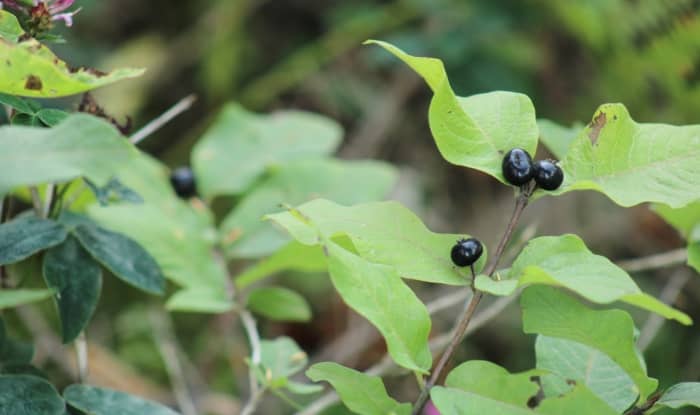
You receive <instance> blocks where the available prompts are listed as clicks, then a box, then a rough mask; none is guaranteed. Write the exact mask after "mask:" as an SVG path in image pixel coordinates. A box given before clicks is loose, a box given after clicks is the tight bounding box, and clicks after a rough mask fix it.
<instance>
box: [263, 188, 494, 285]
mask: <svg viewBox="0 0 700 415" xmlns="http://www.w3.org/2000/svg"><path fill="white" fill-rule="evenodd" d="M267 218H268V219H270V220H272V221H274V222H275V223H278V224H279V225H281V226H282V227H283V228H285V229H286V230H287V231H288V232H289V233H290V234H291V235H292V237H294V238H295V239H296V240H298V241H299V242H301V243H304V244H309V245H314V244H318V243H319V232H320V234H321V235H324V236H325V237H331V236H335V235H339V234H341V235H347V236H348V237H349V238H350V240H351V241H352V243H353V245H354V247H355V249H356V250H357V252H358V254H359V255H360V256H361V257H362V258H364V259H366V260H368V261H370V262H373V263H376V264H384V265H389V266H391V267H393V268H395V269H396V271H397V272H398V274H399V275H400V276H401V277H403V278H409V279H415V280H420V281H427V282H435V283H441V284H450V285H465V284H467V283H468V282H469V276H468V271H466V270H459V269H457V268H456V267H455V266H454V264H453V263H452V261H451V260H450V255H449V253H450V250H451V249H452V246H453V245H454V244H455V242H456V241H457V240H458V239H459V238H463V237H466V236H465V235H457V234H438V233H433V232H430V231H429V230H428V229H427V228H426V227H425V225H424V224H423V223H422V222H421V221H420V219H419V218H417V217H416V216H415V215H414V214H413V213H412V212H411V211H410V210H408V209H406V208H405V207H403V206H402V205H400V204H399V203H397V202H375V203H365V204H359V205H355V206H350V207H345V206H341V205H338V204H336V203H334V202H330V201H328V200H323V199H317V200H314V201H311V202H309V203H306V204H304V205H301V206H299V207H298V208H296V209H294V210H293V211H290V212H285V213H279V214H274V215H268V216H267ZM485 262H486V252H484V254H483V255H482V256H481V258H480V259H479V261H478V262H477V263H476V270H477V272H478V271H479V270H481V268H483V265H484V263H485Z"/></svg>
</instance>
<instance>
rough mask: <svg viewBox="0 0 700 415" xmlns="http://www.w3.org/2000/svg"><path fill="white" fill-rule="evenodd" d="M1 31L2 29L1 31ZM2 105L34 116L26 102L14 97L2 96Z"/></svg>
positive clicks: (0, 21) (0, 13)
mask: <svg viewBox="0 0 700 415" xmlns="http://www.w3.org/2000/svg"><path fill="white" fill-rule="evenodd" d="M1 23H2V12H1V11H0V24H1ZM0 30H1V29H0ZM0 104H5V105H7V106H9V107H11V108H12V109H14V110H15V111H16V112H17V113H18V114H31V115H34V109H33V108H32V106H31V105H29V104H28V103H27V102H26V101H25V100H23V99H22V98H20V97H16V96H14V95H7V94H0Z"/></svg>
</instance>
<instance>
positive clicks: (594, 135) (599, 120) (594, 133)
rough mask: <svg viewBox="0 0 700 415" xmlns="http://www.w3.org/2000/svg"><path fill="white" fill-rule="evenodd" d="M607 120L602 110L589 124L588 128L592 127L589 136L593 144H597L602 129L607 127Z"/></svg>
mask: <svg viewBox="0 0 700 415" xmlns="http://www.w3.org/2000/svg"><path fill="white" fill-rule="evenodd" d="M607 121H608V118H607V116H606V115H605V113H604V112H602V111H601V112H600V113H599V114H598V115H596V116H595V118H593V121H591V123H590V124H588V128H590V131H589V132H588V138H590V139H591V144H593V145H595V144H596V142H597V141H598V136H599V135H600V130H602V129H603V127H605V123H606V122H607Z"/></svg>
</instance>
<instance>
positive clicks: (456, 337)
mask: <svg viewBox="0 0 700 415" xmlns="http://www.w3.org/2000/svg"><path fill="white" fill-rule="evenodd" d="M533 191H534V187H533V186H531V185H529V184H528V185H525V186H523V187H522V188H521V189H520V194H519V195H518V199H517V200H516V202H515V209H514V210H513V215H512V216H511V218H510V221H509V222H508V226H507V227H506V230H505V232H504V233H503V236H502V237H501V240H500V242H498V246H497V247H496V252H495V253H494V255H493V259H492V260H491V262H490V263H489V265H488V266H487V267H486V269H485V270H484V274H486V275H488V276H489V277H491V276H492V275H493V273H494V272H495V271H496V268H497V267H498V263H499V262H500V260H501V257H502V256H503V252H504V251H505V248H506V244H507V243H508V241H509V240H510V237H511V236H512V235H513V231H514V230H515V227H516V225H517V224H518V221H519V220H520V217H521V216H522V214H523V211H524V210H525V207H526V206H527V203H528V201H529V199H530V195H531V194H532V192H533ZM475 278H476V276H475V275H474V273H473V270H472V284H473V281H474V279H475ZM483 297H484V293H483V292H481V291H478V290H476V289H474V295H473V296H472V298H471V299H470V300H469V304H467V308H466V309H465V310H464V313H463V314H462V316H461V317H460V319H459V323H457V328H456V329H455V331H454V334H453V335H452V339H451V340H450V343H449V344H448V345H447V348H445V351H444V352H443V353H442V355H441V356H440V359H439V360H438V363H437V365H436V366H435V368H434V369H433V373H432V374H431V376H430V379H429V380H428V381H427V382H426V384H425V387H424V388H423V390H421V393H420V395H419V396H418V399H417V400H416V403H415V404H414V405H413V412H412V414H413V415H419V414H420V413H421V411H423V407H424V406H425V403H426V402H427V401H428V396H429V395H430V389H431V388H432V387H433V386H435V385H436V384H437V383H438V381H439V380H440V377H441V376H442V373H443V371H444V370H445V367H446V366H447V363H448V362H449V361H450V359H451V358H452V355H453V354H454V352H455V350H456V349H457V346H458V345H459V343H461V342H462V339H463V338H464V334H465V333H466V332H467V328H468V327H469V323H470V322H471V319H472V316H474V312H475V311H476V308H477V306H478V305H479V302H481V299H482V298H483Z"/></svg>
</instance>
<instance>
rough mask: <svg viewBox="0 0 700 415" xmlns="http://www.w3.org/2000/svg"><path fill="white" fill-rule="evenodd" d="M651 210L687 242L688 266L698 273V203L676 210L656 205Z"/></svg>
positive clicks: (699, 248)
mask: <svg viewBox="0 0 700 415" xmlns="http://www.w3.org/2000/svg"><path fill="white" fill-rule="evenodd" d="M653 209H654V211H656V213H658V214H659V215H660V216H661V217H662V218H664V220H665V221H666V222H668V223H670V224H671V225H672V226H673V227H674V228H676V229H677V230H678V232H680V233H681V235H683V237H684V238H685V239H686V240H687V242H688V265H690V266H691V267H693V268H695V270H696V271H698V272H700V201H697V202H694V203H690V204H688V205H686V206H684V207H682V208H678V209H672V208H670V207H668V206H666V205H661V204H657V205H654V206H653Z"/></svg>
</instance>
